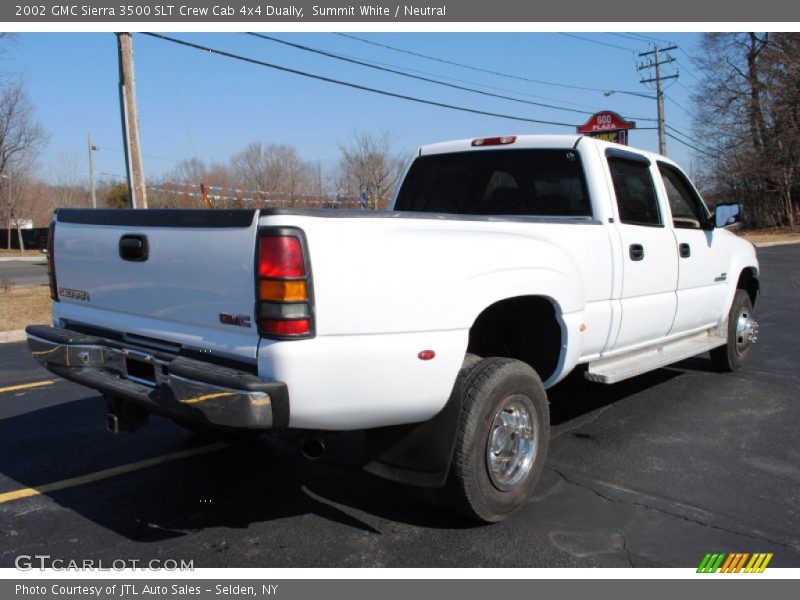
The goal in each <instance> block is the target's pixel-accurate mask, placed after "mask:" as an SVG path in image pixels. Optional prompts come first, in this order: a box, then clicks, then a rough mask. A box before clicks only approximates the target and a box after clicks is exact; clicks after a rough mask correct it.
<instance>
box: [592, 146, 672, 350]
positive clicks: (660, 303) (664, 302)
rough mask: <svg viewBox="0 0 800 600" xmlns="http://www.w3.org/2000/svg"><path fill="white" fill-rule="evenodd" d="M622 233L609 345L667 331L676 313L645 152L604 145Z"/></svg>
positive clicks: (665, 235)
mask: <svg viewBox="0 0 800 600" xmlns="http://www.w3.org/2000/svg"><path fill="white" fill-rule="evenodd" d="M606 159H607V161H608V168H609V170H610V173H611V181H612V184H613V188H614V189H613V192H614V197H615V198H616V208H617V214H616V217H615V219H616V224H617V231H618V232H619V236H620V239H621V249H622V254H621V256H620V257H618V260H617V265H618V267H621V271H622V273H621V278H622V291H621V294H620V300H619V302H620V308H621V312H622V316H621V319H620V327H619V333H618V334H617V338H616V342H615V343H614V344H613V345H612V346H611V348H609V349H612V350H619V349H622V348H627V347H631V346H637V345H642V344H646V343H648V342H651V341H655V340H658V339H660V338H662V337H664V336H666V335H667V333H669V331H670V329H671V328H672V321H673V319H674V317H675V309H676V304H677V302H676V298H675V289H676V287H677V284H678V257H677V254H676V252H675V237H674V236H673V234H672V230H671V229H669V228H667V227H665V224H664V212H665V211H664V210H663V208H662V205H661V203H660V202H659V197H658V194H657V193H656V187H655V183H654V182H655V179H654V174H655V173H654V166H653V165H652V164H651V161H650V159H649V158H647V157H646V156H644V155H641V154H638V153H635V152H628V151H624V150H619V149H616V148H609V149H608V150H607V151H606Z"/></svg>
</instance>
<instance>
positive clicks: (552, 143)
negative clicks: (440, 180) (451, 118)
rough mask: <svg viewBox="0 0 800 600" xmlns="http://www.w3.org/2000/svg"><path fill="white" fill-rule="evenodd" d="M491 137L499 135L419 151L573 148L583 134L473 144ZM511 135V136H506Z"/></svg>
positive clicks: (467, 139)
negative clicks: (495, 144) (498, 143)
mask: <svg viewBox="0 0 800 600" xmlns="http://www.w3.org/2000/svg"><path fill="white" fill-rule="evenodd" d="M489 137H497V136H486V137H479V138H466V139H463V140H453V141H449V142H439V143H437V144H428V145H425V146H420V149H419V153H420V154H443V153H448V152H463V151H465V150H481V149H484V148H486V149H489V148H495V149H499V148H507V147H509V146H511V147H513V148H520V147H522V148H572V147H574V146H575V144H576V143H577V141H578V140H579V139H581V138H582V137H583V136H581V135H576V134H573V135H517V136H514V137H516V140H515V141H514V142H513V144H506V145H498V146H483V147H476V146H473V145H472V142H473V141H474V140H476V139H488V138H489ZM505 137H510V136H505Z"/></svg>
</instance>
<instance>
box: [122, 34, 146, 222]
mask: <svg viewBox="0 0 800 600" xmlns="http://www.w3.org/2000/svg"><path fill="white" fill-rule="evenodd" d="M117 50H118V52H119V102H120V110H121V111H122V137H123V140H124V142H125V167H126V168H127V174H128V189H130V192H131V208H147V189H146V187H145V183H144V166H143V164H142V151H141V148H140V146H139V117H138V112H137V110H136V82H135V80H134V76H133V37H132V36H131V34H130V33H117Z"/></svg>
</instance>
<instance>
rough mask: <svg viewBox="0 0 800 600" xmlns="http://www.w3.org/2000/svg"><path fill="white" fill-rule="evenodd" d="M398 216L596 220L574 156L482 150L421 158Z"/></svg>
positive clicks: (407, 183)
mask: <svg viewBox="0 0 800 600" xmlns="http://www.w3.org/2000/svg"><path fill="white" fill-rule="evenodd" d="M395 210H398V211H416V212H437V213H450V214H467V215H534V216H563V217H588V216H591V215H592V207H591V204H590V202H589V194H588V192H587V189H586V178H585V177H584V173H583V166H582V165H581V159H580V155H579V154H578V153H577V152H575V151H574V150H477V151H472V152H455V153H452V154H432V155H427V156H420V157H419V158H417V159H416V160H415V161H414V163H413V164H412V165H411V168H410V169H409V171H408V174H407V175H406V177H405V179H404V181H403V185H402V186H401V188H400V192H399V194H398V196H397V202H396V203H395Z"/></svg>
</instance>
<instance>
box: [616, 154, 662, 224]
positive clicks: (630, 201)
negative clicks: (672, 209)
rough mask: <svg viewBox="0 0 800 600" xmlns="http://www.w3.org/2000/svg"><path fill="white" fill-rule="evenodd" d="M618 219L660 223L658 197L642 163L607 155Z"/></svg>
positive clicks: (648, 172)
mask: <svg viewBox="0 0 800 600" xmlns="http://www.w3.org/2000/svg"><path fill="white" fill-rule="evenodd" d="M608 166H609V168H610V170H611V179H612V181H613V182H614V193H615V194H616V196H617V207H618V208H619V218H620V221H622V222H623V223H628V224H630V225H648V226H662V225H663V222H662V220H661V211H660V210H659V209H658V198H657V197H656V189H655V186H654V185H653V178H652V177H651V176H650V166H649V165H648V164H647V163H645V162H639V161H637V160H628V159H625V158H612V157H609V158H608Z"/></svg>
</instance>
